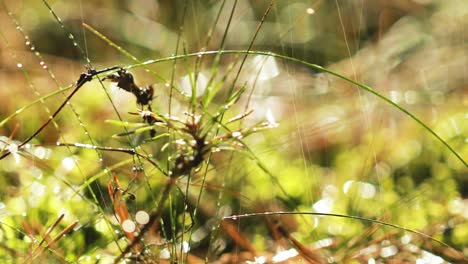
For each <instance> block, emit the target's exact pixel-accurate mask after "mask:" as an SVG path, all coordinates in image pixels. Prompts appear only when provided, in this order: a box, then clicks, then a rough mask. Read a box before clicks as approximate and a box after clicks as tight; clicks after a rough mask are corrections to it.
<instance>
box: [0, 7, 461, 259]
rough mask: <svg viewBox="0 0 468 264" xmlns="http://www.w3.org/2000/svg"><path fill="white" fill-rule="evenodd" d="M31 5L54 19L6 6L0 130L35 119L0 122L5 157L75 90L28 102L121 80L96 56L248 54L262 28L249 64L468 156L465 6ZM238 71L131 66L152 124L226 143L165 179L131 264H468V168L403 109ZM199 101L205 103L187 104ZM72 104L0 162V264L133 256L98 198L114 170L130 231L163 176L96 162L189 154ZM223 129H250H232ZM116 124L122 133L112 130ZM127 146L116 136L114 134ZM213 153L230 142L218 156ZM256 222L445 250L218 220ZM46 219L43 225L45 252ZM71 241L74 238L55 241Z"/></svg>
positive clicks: (131, 104)
mask: <svg viewBox="0 0 468 264" xmlns="http://www.w3.org/2000/svg"><path fill="white" fill-rule="evenodd" d="M46 3H47V4H48V5H49V6H50V8H51V9H49V8H48V7H47V5H46V4H45V3H44V2H41V1H2V3H1V7H0V24H1V25H2V27H1V29H0V33H1V35H0V37H1V40H0V43H1V44H0V63H1V64H0V67H1V68H0V98H2V100H1V104H0V119H1V120H4V119H5V118H7V117H8V116H10V115H11V114H14V113H15V111H17V110H18V109H20V108H21V107H23V106H26V105H29V104H31V107H30V108H28V109H27V110H25V111H22V112H21V113H18V114H17V115H15V116H14V117H13V118H12V119H9V120H8V122H6V123H2V126H1V127H0V136H1V138H0V147H1V148H2V150H3V151H5V150H8V151H12V152H15V151H14V149H12V148H14V147H12V146H14V145H15V144H16V145H17V144H19V143H20V142H21V141H22V140H24V139H25V138H27V137H28V136H29V135H31V134H32V133H34V131H35V130H36V129H37V128H38V127H40V126H41V125H42V124H43V123H44V122H45V121H46V120H47V118H48V117H49V116H50V115H51V113H52V112H54V111H55V109H56V108H57V107H58V106H59V105H60V104H61V103H62V102H63V101H64V100H65V96H66V95H67V94H68V93H69V92H70V89H68V90H66V91H64V92H63V94H58V95H54V96H50V97H48V98H45V99H44V100H42V101H41V100H38V99H39V98H41V97H43V96H45V95H47V94H50V93H52V92H55V91H57V90H59V89H64V88H65V87H67V86H68V85H70V84H72V83H74V82H75V81H76V80H77V79H78V77H79V75H80V73H82V72H85V71H86V69H85V66H86V65H87V61H86V60H85V58H88V59H89V60H90V62H91V63H92V66H93V67H95V68H97V69H101V68H104V67H109V66H114V65H120V66H127V65H132V64H135V63H136V61H135V60H133V59H131V58H129V57H128V56H126V55H125V54H124V52H122V50H120V51H119V50H118V49H116V48H114V47H113V46H112V45H111V44H110V43H111V42H110V41H112V42H114V43H116V44H117V45H119V46H121V47H122V48H123V49H125V50H127V51H128V52H129V53H131V54H132V55H133V56H135V57H136V58H137V60H139V61H146V60H150V59H158V58H163V57H169V56H171V55H172V54H185V53H192V52H198V51H207V50H219V49H233V50H234V49H236V50H246V49H248V47H249V45H250V44H251V42H252V39H253V37H254V35H255V33H256V30H257V27H258V26H259V23H260V21H262V19H263V23H262V24H261V27H260V29H259V31H258V35H257V37H256V39H255V41H254V43H253V45H252V48H251V49H252V50H261V51H271V52H274V53H278V54H284V55H288V56H291V57H294V58H298V59H300V60H303V61H307V62H311V63H315V64H319V65H322V66H324V67H327V68H328V69H331V70H333V71H335V72H337V73H340V74H342V75H344V76H347V77H349V78H351V79H354V80H357V81H358V82H361V83H364V84H366V85H369V86H371V87H373V88H374V89H375V90H376V91H378V92H379V93H381V94H383V95H384V96H386V97H388V98H390V99H391V100H392V101H393V102H395V103H397V104H399V105H400V106H401V107H403V108H404V109H407V110H408V111H410V112H411V113H413V114H414V115H415V116H417V117H418V118H420V119H421V120H422V121H423V122H424V123H425V124H426V125H427V126H429V127H431V128H432V129H433V130H434V131H435V132H436V133H437V134H438V135H439V136H440V137H441V138H443V139H444V140H446V141H447V142H448V143H449V144H450V145H451V146H452V147H453V149H454V150H455V151H456V152H457V153H458V154H459V155H460V156H461V157H462V158H463V159H465V161H466V160H467V159H468V144H467V140H468V122H467V119H468V116H467V112H466V109H468V92H467V91H468V90H467V87H468V76H467V71H466V69H467V52H466V51H467V50H468V46H467V44H466V43H467V40H468V39H467V35H466V28H467V27H468V19H467V18H468V2H466V1H461V0H454V1H443V0H402V1H385V0H378V1H376V0H372V1H371V0H348V1H322V0H319V1H304V0H298V1H292V0H291V1H289V0H288V1H274V4H273V5H272V6H270V4H271V3H270V1H246V0H241V1H182V0H177V1H165V0H160V1H147V0H139V1H47V2H46ZM270 7H271V9H269V8H270ZM51 10H53V12H54V13H55V14H56V15H57V16H58V17H59V18H60V20H61V21H62V22H58V21H57V20H56V19H55V18H54V14H52V13H51V12H50V11H51ZM268 10H269V12H268V13H267V14H266V16H265V13H266V12H267V11H268ZM231 15H232V20H231ZM264 16H265V17H264ZM60 23H63V26H62V24H60ZM82 23H86V24H88V25H90V26H91V27H93V28H95V29H96V30H98V31H99V32H101V33H102V34H103V35H104V36H106V37H107V38H108V39H110V41H104V40H103V39H102V38H99V37H98V36H96V35H95V34H93V33H91V32H90V31H89V30H87V29H84V28H83V26H82ZM70 33H71V34H72V37H71V36H70ZM224 37H225V39H224ZM223 40H224V42H223ZM73 41H76V45H74V42H73ZM80 49H82V52H81V51H80ZM243 59H244V54H243V53H236V54H224V55H222V56H220V58H219V60H218V59H215V56H214V55H213V56H207V55H204V56H200V57H196V58H192V57H191V58H182V59H179V60H177V62H176V64H174V61H172V60H168V61H166V62H162V63H154V64H151V65H147V66H144V67H142V66H139V67H136V68H134V69H131V71H132V73H133V74H134V76H135V79H136V82H137V84H139V85H141V86H144V85H149V84H153V86H154V88H155V97H154V100H153V102H152V108H153V110H154V112H155V113H158V114H160V116H159V117H158V118H163V117H166V118H167V116H166V115H171V116H172V117H178V118H179V119H180V120H191V118H195V116H193V115H190V114H187V113H196V116H197V118H198V116H201V119H200V120H202V122H201V123H200V124H202V125H201V126H202V127H209V128H210V129H207V130H208V131H209V133H208V134H209V138H211V139H214V140H218V139H219V138H216V136H217V134H216V133H217V132H215V131H218V132H219V133H220V135H223V134H224V135H228V136H226V138H222V139H220V140H219V142H218V141H216V142H217V143H220V144H219V145H216V147H215V148H213V149H212V154H211V155H210V156H209V158H207V160H206V161H207V162H209V165H206V164H205V163H203V166H202V167H201V169H199V170H195V169H194V170H193V171H192V173H189V175H190V176H187V175H184V176H181V177H180V178H178V179H177V182H176V184H175V188H174V189H173V190H172V191H171V193H170V198H169V199H168V200H167V203H166V207H164V208H165V209H164V211H163V212H162V222H160V223H159V225H160V226H161V227H162V228H160V230H161V231H159V232H155V233H151V232H150V233H149V234H148V235H147V237H146V238H145V245H146V247H145V248H144V250H142V251H143V252H145V254H146V255H145V256H146V257H147V259H146V260H147V261H148V262H149V260H148V259H150V258H151V259H171V260H175V259H177V256H179V257H180V254H181V252H183V253H184V254H183V255H184V258H185V259H184V260H185V261H191V262H193V263H198V262H197V261H201V259H205V258H206V259H209V260H210V261H214V260H219V261H220V262H227V261H234V262H235V261H240V260H249V261H257V263H262V260H264V259H266V260H269V261H278V262H280V261H299V258H302V259H306V260H309V261H310V260H311V259H313V260H315V261H323V262H329V263H386V262H388V261H390V260H395V261H407V262H411V263H442V261H443V260H447V261H452V262H455V263H457V262H459V263H463V261H464V259H463V258H465V260H466V256H468V225H467V224H466V223H467V219H468V213H467V212H468V189H467V187H466V186H468V170H467V167H466V166H465V165H464V164H463V163H462V162H461V161H460V160H458V159H457V158H456V157H455V156H454V155H453V153H451V152H450V151H449V150H448V149H447V148H445V147H444V146H443V145H442V144H441V143H440V142H439V141H438V140H437V139H435V138H434V137H433V136H432V135H431V134H430V133H428V131H427V130H425V129H424V128H422V127H421V126H420V125H418V124H417V123H416V122H414V120H412V119H410V118H409V117H408V116H407V115H405V114H404V113H402V112H401V111H400V110H398V109H396V108H395V107H393V106H391V105H389V104H386V103H385V102H383V101H381V100H380V99H378V98H376V97H375V96H373V95H372V94H368V93H366V92H365V91H363V90H360V89H359V88H358V87H356V86H353V85H352V84H350V83H347V82H345V81H344V80H342V79H339V78H337V77H332V76H330V75H329V74H326V73H320V72H318V71H317V70H315V69H311V68H307V67H305V66H301V65H299V64H297V63H293V62H290V61H287V60H279V59H276V58H273V57H266V56H257V55H249V56H248V57H247V58H246V60H245V63H243V64H242V62H243ZM174 65H175V66H174ZM241 67H242V68H241ZM239 69H241V70H239ZM239 71H240V74H239V75H238V72H239ZM154 73H157V74H154ZM195 76H196V77H195ZM170 87H174V88H175V89H174V90H171V89H170ZM230 89H233V91H244V90H243V89H245V91H244V93H243V94H238V95H239V98H237V97H235V98H234V99H233V98H232V97H231V99H232V103H233V104H232V106H230V107H229V109H228V108H227V107H224V106H225V104H226V103H227V101H228V99H227V98H228V96H229V95H231V96H232V94H230V93H229V90H230ZM177 91H181V92H180V93H179V92H177ZM194 92H196V93H197V95H200V96H199V97H195V96H190V95H193V94H194ZM203 93H204V95H202V94H203ZM109 99H111V100H109ZM237 99H238V100H237ZM34 100H38V101H37V102H36V103H32V102H33V101H34ZM208 103H211V104H209V105H208ZM203 104H204V105H203ZM70 105H71V106H67V107H65V108H64V110H62V111H61V113H60V114H59V115H58V117H57V118H56V119H55V120H54V121H55V122H54V123H53V124H50V125H49V126H48V127H47V128H46V129H45V130H44V131H42V132H41V133H40V134H39V135H38V136H37V137H36V138H35V139H33V140H32V141H31V142H30V143H31V145H30V146H29V147H28V148H24V149H22V150H20V151H18V152H15V153H14V154H12V155H9V156H8V157H6V158H5V159H3V160H1V161H0V260H1V261H3V262H11V261H14V260H20V261H30V260H31V259H33V257H34V258H36V260H37V261H38V262H41V261H52V262H57V263H62V262H67V261H69V262H74V261H78V262H80V263H96V262H98V263H109V262H112V261H113V260H114V259H115V258H116V257H117V256H118V255H119V254H120V252H122V250H123V249H124V248H125V247H126V245H127V244H128V243H129V240H131V238H130V237H129V235H128V234H126V233H125V232H124V231H123V229H122V225H121V224H122V223H119V220H118V219H117V217H116V216H119V217H121V215H119V214H118V213H115V212H114V211H115V208H116V207H115V203H116V202H115V197H114V199H112V198H111V197H110V196H109V192H108V189H107V188H108V187H107V185H108V184H110V183H111V184H112V186H114V187H115V186H116V181H115V180H114V178H113V173H115V175H117V176H116V177H117V178H118V181H119V182H120V183H119V185H120V187H121V188H122V192H119V191H118V190H117V189H114V191H115V192H113V193H114V194H115V193H119V194H120V195H121V196H122V197H120V198H121V199H120V200H121V201H120V203H122V204H125V208H126V209H125V210H128V212H129V214H130V217H131V218H132V219H135V222H136V223H137V225H138V223H140V222H138V220H137V216H136V215H137V212H141V211H143V212H148V213H150V212H153V211H154V210H155V208H156V207H157V206H158V202H159V200H158V197H160V195H161V193H162V192H163V190H164V187H165V186H166V185H165V184H166V180H167V176H165V175H164V169H163V170H158V169H157V168H156V167H155V166H154V165H153V164H151V163H150V162H148V161H147V160H144V159H139V157H137V156H132V155H128V153H122V152H110V151H105V150H98V149H96V148H97V147H109V148H126V149H129V148H136V149H137V150H138V151H139V152H140V153H143V154H144V155H147V156H148V157H149V158H150V159H151V160H153V161H154V162H155V163H157V164H158V165H159V166H161V167H162V168H168V166H169V167H170V164H172V163H171V162H174V161H176V160H177V158H179V157H180V153H183V151H187V148H188V149H189V150H190V147H188V146H191V145H190V144H191V143H190V140H189V139H187V138H184V137H183V136H181V135H180V133H179V134H178V133H177V131H179V132H180V131H182V129H181V128H180V127H179V128H173V127H170V126H169V125H167V126H161V127H156V130H157V131H158V135H160V137H159V138H157V139H156V140H154V141H151V140H149V135H148V131H144V132H142V133H138V131H137V132H135V133H129V131H131V130H134V129H135V127H140V126H142V124H138V123H140V122H142V121H141V118H140V117H139V116H138V115H131V114H129V112H132V113H135V112H137V111H136V109H137V108H139V106H137V105H136V104H135V98H134V97H132V96H130V95H129V94H128V93H126V92H125V91H123V90H121V89H120V90H119V88H117V87H115V86H112V85H109V84H108V83H103V84H102V83H100V82H99V81H97V79H94V80H93V81H92V82H89V83H87V84H86V85H85V86H83V87H82V88H81V89H80V91H78V93H77V95H76V96H74V97H73V98H72V100H71V101H70ZM223 109H225V110H223ZM251 110H253V112H252V111H251ZM220 111H221V112H222V111H226V113H222V114H220ZM238 115H241V116H242V115H245V117H244V116H242V118H240V117H239V118H238V120H235V121H233V122H231V123H229V122H228V120H229V119H230V118H235V117H236V116H238ZM213 116H217V117H218V118H219V119H216V120H221V121H220V122H219V127H216V125H218V124H217V123H210V122H213V120H215V119H214V118H213ZM220 116H221V117H220ZM120 119H121V120H122V121H116V120H120ZM1 120H0V122H1ZM106 120H113V121H107V122H106ZM126 121H128V122H129V123H130V125H133V126H134V127H132V126H130V125H129V126H128V127H125V126H124V125H125V124H127V123H125V122H126ZM264 121H268V124H270V125H269V127H270V128H271V127H275V128H273V129H268V130H262V131H255V132H257V133H252V134H251V135H250V132H253V129H251V128H254V127H255V128H264V127H262V126H261V123H262V122H264ZM173 122H176V121H173ZM143 123H144V122H143ZM276 124H279V126H278V127H276ZM168 127H169V128H168ZM175 127H177V125H175ZM171 129H174V130H173V131H171ZM177 129H179V130H177ZM211 129H212V130H211ZM249 129H250V130H249ZM174 131H176V132H174ZM233 131H239V133H241V132H242V133H241V134H235V133H233ZM165 132H167V133H168V134H164V133H165ZM122 134H124V135H127V134H129V136H128V137H127V136H116V135H122ZM246 135H249V137H245V138H243V136H246ZM225 139H229V140H231V139H233V140H232V141H230V142H229V143H226V144H224V142H222V141H223V140H225ZM237 139H239V140H240V141H236V140H237ZM177 140H179V141H177ZM56 142H60V143H71V144H74V143H80V144H89V145H78V147H74V146H68V147H66V146H57V145H56ZM236 142H237V143H236ZM221 143H222V144H221ZM80 146H81V147H80ZM85 147H86V148H85ZM231 150H232V151H231ZM167 171H169V169H168V170H167ZM187 186H188V187H187ZM111 193H112V192H111ZM267 211H269V212H280V211H288V212H313V213H330V214H342V215H348V216H359V217H365V218H369V219H375V220H379V221H383V222H387V223H391V224H394V225H398V226H402V227H405V228H408V229H412V230H415V231H419V232H422V233H424V234H427V235H428V236H431V237H432V238H435V239H437V240H439V241H442V242H444V243H446V245H442V244H440V243H437V242H435V241H433V240H430V239H428V238H427V237H423V236H421V235H417V234H415V233H411V232H407V231H403V230H402V229H398V228H394V227H390V226H381V225H377V224H375V223H371V222H368V221H363V220H358V219H351V218H343V217H333V216H317V215H316V216H313V215H312V216H311V215H294V216H292V215H288V216H285V215H283V216H281V217H280V216H271V217H262V216H253V217H248V218H240V219H237V220H236V221H232V220H222V217H223V216H229V215H237V214H244V213H261V212H267ZM60 215H63V216H64V217H63V219H61V220H60V221H59V223H58V226H56V227H54V228H53V229H52V233H51V234H50V235H45V234H47V230H48V228H50V227H51V226H53V223H54V222H55V221H57V219H59V216H60ZM140 216H141V214H140ZM76 221H77V222H76ZM75 223H77V224H75ZM143 226H144V224H141V223H140V225H139V228H142V227H143ZM68 227H70V228H72V230H71V231H68V232H66V236H64V237H60V236H59V237H58V238H57V241H56V242H54V241H53V238H54V237H55V236H57V235H58V234H59V233H60V232H61V231H62V230H66V229H67V228H68ZM187 230H188V231H187ZM42 239H45V242H43V243H41V240H42ZM51 242H53V243H51ZM49 243H50V244H49ZM46 245H47V246H46ZM301 245H302V246H304V247H306V248H308V249H309V251H306V250H304V249H303V248H301ZM447 245H449V246H451V247H453V248H449V247H447ZM41 250H43V251H44V252H40V251H41ZM145 250H146V251H145ZM463 254H464V256H465V257H464V256H463ZM315 258H316V259H315Z"/></svg>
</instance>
